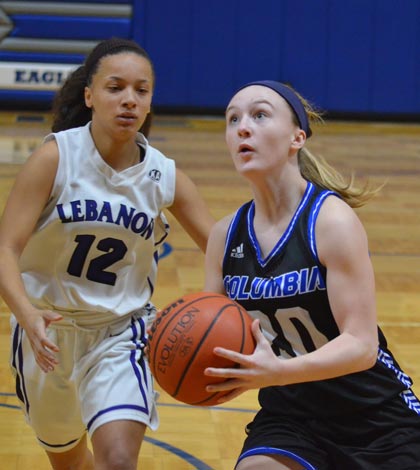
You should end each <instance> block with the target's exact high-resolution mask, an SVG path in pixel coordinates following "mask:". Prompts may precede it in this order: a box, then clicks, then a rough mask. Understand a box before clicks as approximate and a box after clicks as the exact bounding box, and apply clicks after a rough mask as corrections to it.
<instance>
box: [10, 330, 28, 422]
mask: <svg viewBox="0 0 420 470" xmlns="http://www.w3.org/2000/svg"><path fill="white" fill-rule="evenodd" d="M22 334H23V329H21V328H20V326H19V324H17V325H16V329H15V332H14V335H13V361H12V367H13V368H14V370H15V371H16V383H15V387H16V395H17V397H18V398H19V400H20V401H21V402H22V403H23V404H24V405H25V410H26V413H27V414H28V415H29V408H30V406H29V400H28V394H27V393H26V386H25V379H24V376H23V349H22ZM16 357H17V358H18V360H17V361H16Z"/></svg>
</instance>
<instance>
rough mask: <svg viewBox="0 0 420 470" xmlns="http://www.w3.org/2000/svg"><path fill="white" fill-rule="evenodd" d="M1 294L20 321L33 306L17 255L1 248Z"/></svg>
mask: <svg viewBox="0 0 420 470" xmlns="http://www.w3.org/2000/svg"><path fill="white" fill-rule="evenodd" d="M0 295H1V297H2V299H3V300H4V302H5V303H6V304H7V306H8V307H9V309H10V310H11V312H12V313H13V314H14V315H15V316H16V318H17V320H18V322H19V323H21V321H22V320H23V319H24V315H25V313H24V312H25V311H27V310H28V309H30V308H33V307H32V304H31V303H30V301H29V299H28V296H27V294H26V290H25V286H24V284H23V281H22V276H21V273H20V270H19V264H18V260H17V257H16V255H15V254H14V253H13V252H12V251H11V250H10V249H7V248H0Z"/></svg>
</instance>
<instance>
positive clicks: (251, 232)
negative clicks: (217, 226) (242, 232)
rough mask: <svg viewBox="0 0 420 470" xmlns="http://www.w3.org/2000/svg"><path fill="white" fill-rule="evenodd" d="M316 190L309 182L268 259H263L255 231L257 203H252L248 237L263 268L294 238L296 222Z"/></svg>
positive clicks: (248, 216) (249, 214)
mask: <svg viewBox="0 0 420 470" xmlns="http://www.w3.org/2000/svg"><path fill="white" fill-rule="evenodd" d="M314 190H315V186H314V185H313V184H312V183H310V182H308V184H307V185H306V189H305V193H304V195H303V198H302V200H301V201H300V203H299V206H298V208H297V209H296V212H295V214H294V215H293V218H292V220H291V221H290V223H289V226H288V227H287V229H286V231H285V232H284V233H283V235H282V236H281V237H280V240H279V241H278V242H277V243H276V245H275V246H274V248H273V249H272V250H271V253H270V254H269V255H268V256H267V258H265V259H263V257H262V254H261V250H260V246H259V243H258V240H257V236H256V234H255V230H254V223H253V222H254V214H255V203H254V201H252V204H251V207H250V208H249V211H248V215H247V224H248V235H249V238H250V240H251V243H252V245H253V246H254V250H255V253H256V254H257V261H258V263H259V264H260V266H261V267H263V268H264V267H265V266H267V264H268V263H269V262H270V260H271V259H272V258H273V257H274V256H276V255H277V253H278V252H279V251H280V250H281V249H282V248H283V246H284V245H285V244H286V243H287V242H288V241H289V238H290V237H291V236H292V232H293V230H294V228H295V225H296V222H297V220H298V218H299V217H300V214H301V213H302V211H303V210H304V209H305V206H306V204H307V202H308V199H309V197H310V196H311V194H312V193H313V191H314Z"/></svg>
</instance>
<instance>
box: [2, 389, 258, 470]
mask: <svg viewBox="0 0 420 470" xmlns="http://www.w3.org/2000/svg"><path fill="white" fill-rule="evenodd" d="M14 396H16V395H15V394H14V393H7V392H0V397H14ZM157 405H158V406H168V407H175V408H196V409H202V410H208V409H212V410H218V411H237V412H239V413H256V410H251V409H247V408H231V407H224V406H191V405H185V404H182V403H179V404H178V403H158V404H157ZM1 407H3V408H12V409H15V410H19V409H20V406H17V405H8V404H6V403H0V408H1ZM144 440H145V441H146V442H149V443H150V444H152V445H155V446H158V447H160V448H161V449H164V450H166V451H168V452H171V453H172V454H174V455H176V456H177V457H179V458H181V459H182V460H184V461H185V462H187V463H189V464H190V465H192V466H193V467H194V470H214V469H213V468H212V467H209V466H208V465H207V464H206V463H205V462H202V461H201V460H199V459H197V458H196V457H194V456H193V455H191V454H189V453H188V452H185V451H184V450H182V449H179V448H178V447H175V446H172V445H171V444H168V443H167V442H163V441H159V440H158V439H154V438H152V437H149V436H144Z"/></svg>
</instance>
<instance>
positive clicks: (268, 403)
mask: <svg viewBox="0 0 420 470" xmlns="http://www.w3.org/2000/svg"><path fill="white" fill-rule="evenodd" d="M318 118H319V116H318V115H317V113H316V112H315V111H314V110H313V109H312V108H311V107H310V106H309V105H308V103H306V101H305V100H303V99H302V97H300V96H299V95H297V94H296V93H295V91H294V90H292V89H291V88H290V87H288V86H286V85H284V84H282V83H279V82H274V81H258V82H253V83H249V84H247V85H245V86H244V87H242V88H241V89H239V90H238V91H237V93H235V95H234V96H233V98H232V99H231V101H230V103H229V105H228V108H227V111H226V141H227V144H228V147H229V150H230V153H231V156H232V159H233V162H234V164H235V167H236V170H237V171H238V172H239V173H240V174H241V175H242V176H244V177H245V178H246V179H247V180H248V181H249V182H250V184H251V187H252V190H253V196H254V197H253V200H251V201H249V202H247V203H246V204H244V205H243V206H242V207H241V208H240V209H239V210H238V211H237V212H236V213H235V214H232V215H231V216H229V217H227V218H225V219H223V220H221V221H220V222H218V223H217V224H216V225H215V226H214V229H213V230H212V232H211V235H210V239H209V243H208V247H207V253H206V271H207V272H206V290H208V291H213V292H219V293H225V294H226V295H228V296H229V297H230V298H232V299H234V300H236V301H237V302H239V303H240V304H241V305H242V306H243V307H244V308H246V309H247V310H248V312H249V313H250V315H251V316H252V317H253V318H255V321H254V323H253V332H254V336H255V338H256V340H257V347H256V350H255V352H254V354H252V355H249V356H245V355H241V354H238V353H235V352H234V351H227V350H226V349H221V348H218V349H216V350H215V352H216V354H218V355H220V356H222V357H226V358H229V359H230V360H233V361H235V362H238V363H239V364H240V365H241V367H240V368H234V369H214V368H209V369H208V370H207V372H206V373H207V374H208V375H211V376H214V377H220V378H226V379H230V380H227V382H222V383H220V384H215V385H211V386H208V391H209V392H215V391H219V390H232V393H231V394H230V395H229V396H227V397H226V400H228V399H231V398H233V397H234V396H237V395H239V394H240V393H242V392H243V391H245V390H248V389H253V388H257V389H260V391H259V402H260V405H261V410H260V411H259V412H258V413H257V415H256V417H255V419H254V420H253V422H252V423H250V425H249V426H248V427H247V434H248V436H247V438H246V440H245V443H244V446H243V449H242V452H241V454H240V456H239V459H238V463H237V466H236V470H255V469H258V470H302V469H305V470H379V469H380V470H395V469H397V468H398V470H415V469H419V468H420V464H419V462H420V402H419V400H418V398H417V397H416V396H415V394H414V393H413V391H412V389H411V385H412V381H411V379H410V377H408V376H407V375H406V374H405V373H404V372H403V371H402V370H401V368H400V367H399V365H398V363H397V361H396V360H395V358H394V357H393V355H392V353H391V351H389V349H388V347H387V342H386V339H385V337H384V335H383V333H382V331H381V330H380V329H379V328H378V326H377V320H376V307H375V288H374V274H373V269H372V264H371V261H370V258H369V252H368V243H367V237H366V233H365V230H364V228H363V227H362V224H361V223H360V220H359V219H358V217H357V216H356V214H355V212H354V211H353V209H352V208H353V207H359V206H361V205H363V204H364V203H365V202H366V201H367V200H368V199H369V198H370V197H371V196H372V192H373V193H374V192H376V190H374V189H369V188H365V189H358V188H356V187H354V185H353V183H352V182H351V183H350V184H347V183H346V182H345V181H344V180H343V179H342V178H341V176H340V175H339V174H338V173H337V172H335V170H334V169H333V168H331V167H330V166H329V165H327V164H326V162H324V161H323V160H321V159H319V158H317V157H315V156H314V155H312V154H311V153H310V152H309V151H308V150H307V149H306V148H305V147H304V145H305V142H306V139H307V138H308V137H310V135H311V133H312V132H311V128H310V120H315V119H318ZM260 326H261V330H262V331H260V329H259V327H260Z"/></svg>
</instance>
